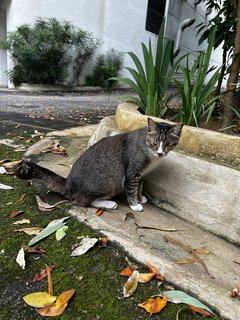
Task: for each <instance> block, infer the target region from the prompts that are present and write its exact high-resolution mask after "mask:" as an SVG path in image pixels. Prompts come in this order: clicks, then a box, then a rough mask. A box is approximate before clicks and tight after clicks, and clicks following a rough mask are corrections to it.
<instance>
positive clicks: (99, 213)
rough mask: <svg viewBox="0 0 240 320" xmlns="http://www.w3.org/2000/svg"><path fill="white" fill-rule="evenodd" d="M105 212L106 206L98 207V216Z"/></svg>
mask: <svg viewBox="0 0 240 320" xmlns="http://www.w3.org/2000/svg"><path fill="white" fill-rule="evenodd" d="M103 212H104V208H99V209H97V211H96V216H98V217H99V216H101V215H102V214H103Z"/></svg>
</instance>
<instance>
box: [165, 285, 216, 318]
mask: <svg viewBox="0 0 240 320" xmlns="http://www.w3.org/2000/svg"><path fill="white" fill-rule="evenodd" d="M163 294H164V295H166V296H167V298H168V301H170V302H173V303H185V304H190V305H191V306H194V307H196V308H200V309H204V310H207V311H208V312H210V313H212V314H214V313H213V311H212V310H211V309H209V308H208V307H207V306H206V305H205V304H203V303H202V302H200V301H199V300H197V299H196V298H193V297H191V296H189V295H188V294H186V293H185V292H183V291H180V290H170V291H164V292H163Z"/></svg>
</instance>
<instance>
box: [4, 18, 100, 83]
mask: <svg viewBox="0 0 240 320" xmlns="http://www.w3.org/2000/svg"><path fill="white" fill-rule="evenodd" d="M98 44H99V41H98V40H96V39H94V37H93V36H92V34H91V33H88V32H86V31H83V30H81V29H79V28H76V27H74V26H73V25H71V24H70V23H69V22H66V21H64V22H60V21H58V20H57V19H55V18H48V19H43V18H38V19H37V20H36V22H35V23H34V25H33V26H29V25H26V24H25V25H21V26H19V27H18V28H17V30H16V31H14V32H10V33H8V35H7V38H6V40H4V41H1V43H0V48H2V49H7V50H8V51H9V52H10V55H11V57H12V59H13V61H14V63H15V66H14V67H13V69H12V70H10V71H9V72H8V76H9V78H10V80H12V81H13V83H14V84H19V83H21V82H28V83H43V84H62V83H63V82H64V81H66V78H67V77H68V72H69V65H70V61H72V60H73V61H74V62H77V61H79V60H80V59H82V60H81V67H80V68H79V66H77V68H78V76H79V74H80V72H79V70H80V71H81V70H82V67H83V65H84V64H85V63H86V60H87V59H88V58H89V57H90V56H91V55H92V54H93V52H94V50H95V49H96V47H97V46H98ZM80 47H81V53H80V49H79V48H80ZM86 51H88V54H87V55H84V53H85V52H86ZM89 51H91V53H89ZM79 57H80V58H79ZM76 64H77V63H76Z"/></svg>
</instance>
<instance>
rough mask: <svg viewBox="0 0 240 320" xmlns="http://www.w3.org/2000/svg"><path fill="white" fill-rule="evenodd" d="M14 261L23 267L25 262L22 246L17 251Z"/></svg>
mask: <svg viewBox="0 0 240 320" xmlns="http://www.w3.org/2000/svg"><path fill="white" fill-rule="evenodd" d="M16 261H17V263H18V264H19V265H20V267H21V268H22V269H25V267H26V262H25V252H24V249H23V247H22V248H21V249H20V250H19V251H18V254H17V258H16Z"/></svg>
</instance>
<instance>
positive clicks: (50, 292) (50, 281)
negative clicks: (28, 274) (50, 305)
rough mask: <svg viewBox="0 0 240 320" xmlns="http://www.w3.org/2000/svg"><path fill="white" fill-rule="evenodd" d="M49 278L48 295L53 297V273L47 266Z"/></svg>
mask: <svg viewBox="0 0 240 320" xmlns="http://www.w3.org/2000/svg"><path fill="white" fill-rule="evenodd" d="M45 268H46V272H47V277H48V293H49V294H52V295H53V282H52V275H51V271H52V268H50V267H49V266H48V265H47V264H45Z"/></svg>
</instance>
